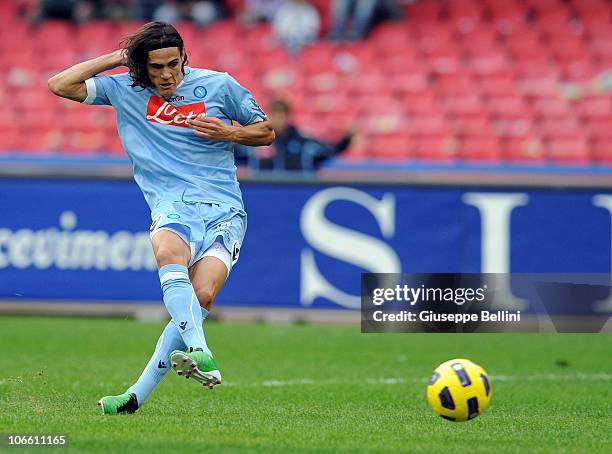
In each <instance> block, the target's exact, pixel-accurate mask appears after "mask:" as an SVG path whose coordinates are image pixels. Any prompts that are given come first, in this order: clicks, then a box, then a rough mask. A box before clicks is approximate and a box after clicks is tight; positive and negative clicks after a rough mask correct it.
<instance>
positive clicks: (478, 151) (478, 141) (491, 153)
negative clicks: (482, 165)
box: [459, 136, 502, 161]
mask: <svg viewBox="0 0 612 454" xmlns="http://www.w3.org/2000/svg"><path fill="white" fill-rule="evenodd" d="M459 156H460V157H461V158H462V159H467V160H477V161H499V160H501V158H502V150H501V145H500V143H499V141H498V139H497V138H496V137H494V136H481V137H478V136H469V137H466V138H464V139H463V140H462V141H461V144H460V148H459Z"/></svg>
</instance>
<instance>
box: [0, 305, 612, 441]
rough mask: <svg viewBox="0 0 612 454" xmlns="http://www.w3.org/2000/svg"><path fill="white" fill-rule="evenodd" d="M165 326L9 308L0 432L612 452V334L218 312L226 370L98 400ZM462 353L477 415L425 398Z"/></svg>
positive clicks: (217, 338) (1, 365) (119, 384)
mask: <svg viewBox="0 0 612 454" xmlns="http://www.w3.org/2000/svg"><path fill="white" fill-rule="evenodd" d="M162 327H163V325H162V324H161V323H151V322H149V323H145V322H138V321H134V320H123V319H87V318H42V317H5V316H3V317H1V318H0V348H1V350H0V351H1V352H2V353H1V354H0V432H1V433H37V432H39V433H50V432H62V433H68V434H69V440H70V441H69V442H70V448H69V449H57V450H55V451H56V452H60V453H61V452H80V453H87V452H104V453H108V452H168V451H174V452H180V451H184V452H220V451H221V452H253V451H259V452H312V451H316V452H366V451H367V452H426V453H435V452H448V453H452V452H457V453H465V452H469V453H474V452H476V453H478V452H483V453H486V452H516V453H531V452H555V453H563V452H576V453H578V452H612V451H611V450H610V449H611V448H610V447H611V446H612V435H611V434H612V354H611V352H612V336H610V335H604V334H591V335H586V334H584V335H579V334H564V335H561V334H454V335H450V334H449V335H443V334H360V332H359V328H358V327H347V326H316V325H273V324H263V323H259V324H227V323H215V322H207V324H206V333H207V338H208V340H209V344H210V346H211V347H212V349H213V351H214V352H215V356H216V358H217V359H218V362H219V365H220V367H221V370H222V373H223V378H224V380H225V382H224V384H223V385H221V386H219V387H217V388H215V389H214V390H212V391H210V390H208V389H205V388H203V387H201V386H197V384H196V383H195V382H193V381H191V380H185V379H184V378H181V377H178V376H177V375H176V374H175V373H174V371H170V372H169V373H168V375H167V377H166V378H165V380H164V381H163V382H162V384H161V385H160V386H159V387H158V388H157V390H156V391H155V392H154V393H153V394H152V395H151V397H150V399H149V400H148V401H147V402H146V404H145V405H144V406H143V407H142V408H141V409H140V410H139V411H138V412H137V413H136V414H134V415H119V416H102V415H100V413H99V408H98V407H97V406H96V401H97V399H98V398H99V397H101V396H103V395H106V394H117V393H120V392H123V391H124V390H125V389H126V388H127V387H128V386H129V385H130V384H131V382H132V381H133V380H134V379H135V378H137V376H138V375H139V374H140V372H141V369H142V367H143V366H144V364H145V363H146V361H147V360H148V358H149V355H150V354H151V352H152V351H153V349H154V346H155V342H156V340H157V337H158V335H159V334H160V332H161V330H162ZM454 357H466V358H469V359H472V360H473V361H475V362H477V363H479V364H481V365H482V366H483V367H484V368H485V369H486V370H487V372H488V373H489V374H490V375H491V380H492V387H493V400H492V402H491V407H490V408H489V409H488V410H487V412H486V413H484V414H483V415H482V416H480V417H478V418H476V419H475V420H473V421H470V422H467V423H452V422H449V421H446V420H443V419H442V418H440V417H438V416H436V415H434V414H433V413H432V412H431V410H430V409H429V407H428V405H427V402H426V398H425V388H426V381H427V379H428V378H429V376H430V374H431V372H432V370H433V369H434V367H435V366H437V365H438V364H439V363H441V362H442V361H445V360H447V359H451V358H454ZM27 451H28V450H24V449H21V450H19V452H27ZM29 451H31V452H34V451H35V452H51V451H52V450H51V449H48V448H47V449H43V450H40V449H36V450H29ZM11 452H12V451H11ZM15 452H17V451H15Z"/></svg>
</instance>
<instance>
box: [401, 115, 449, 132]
mask: <svg viewBox="0 0 612 454" xmlns="http://www.w3.org/2000/svg"><path fill="white" fill-rule="evenodd" d="M408 131H410V133H411V134H413V135H421V136H431V137H441V136H447V135H448V134H449V133H450V125H449V124H448V123H447V121H446V118H445V117H444V115H442V114H439V113H434V114H431V115H416V116H412V117H410V118H409V120H408Z"/></svg>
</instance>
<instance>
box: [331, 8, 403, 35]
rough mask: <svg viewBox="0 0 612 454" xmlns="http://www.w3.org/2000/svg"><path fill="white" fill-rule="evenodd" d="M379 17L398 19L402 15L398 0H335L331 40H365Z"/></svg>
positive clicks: (332, 11)
mask: <svg viewBox="0 0 612 454" xmlns="http://www.w3.org/2000/svg"><path fill="white" fill-rule="evenodd" d="M377 15H380V16H381V17H384V18H393V19H397V18H399V17H401V15H402V13H401V9H400V7H399V4H398V2H397V0H333V1H332V10H331V24H330V39H332V40H335V41H341V40H360V39H363V38H365V36H366V34H367V33H368V32H369V31H370V28H371V27H372V25H373V22H374V19H375V18H376V17H377Z"/></svg>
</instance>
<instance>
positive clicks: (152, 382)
mask: <svg viewBox="0 0 612 454" xmlns="http://www.w3.org/2000/svg"><path fill="white" fill-rule="evenodd" d="M185 349H186V346H185V343H184V342H183V338H182V337H181V335H180V333H179V332H178V329H177V327H176V326H175V325H174V323H172V321H170V322H168V324H167V325H166V328H165V329H164V331H163V332H162V334H161V336H160V337H159V339H158V340H157V345H156V346H155V351H154V352H153V356H151V359H150V360H149V362H148V363H147V365H146V366H145V368H144V370H143V371H142V374H140V377H139V378H138V380H137V381H136V383H134V384H133V385H132V386H130V387H129V388H128V392H129V393H134V394H136V398H137V399H138V405H139V406H140V405H142V404H143V403H144V401H145V400H146V399H147V397H149V394H151V392H153V389H155V387H156V386H157V385H158V384H159V382H160V381H161V380H162V378H164V376H165V375H166V373H168V371H169V370H170V353H172V351H173V350H185Z"/></svg>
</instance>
